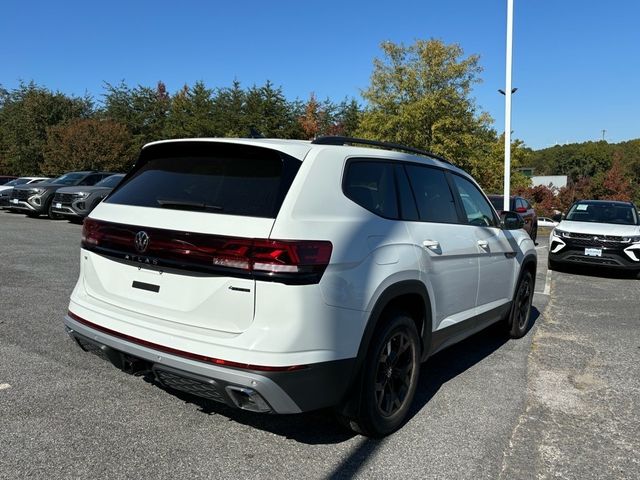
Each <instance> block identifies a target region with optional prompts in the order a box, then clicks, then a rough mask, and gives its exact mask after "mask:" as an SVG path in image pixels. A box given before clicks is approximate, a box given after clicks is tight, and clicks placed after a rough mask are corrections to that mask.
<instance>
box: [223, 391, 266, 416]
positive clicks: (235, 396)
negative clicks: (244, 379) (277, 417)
mask: <svg viewBox="0 0 640 480" xmlns="http://www.w3.org/2000/svg"><path fill="white" fill-rule="evenodd" d="M227 392H228V393H229V396H230V397H231V399H232V400H233V402H234V403H235V404H236V406H237V407H238V408H241V409H243V410H249V411H251V412H259V413H266V412H271V411H272V409H271V407H270V406H269V404H268V403H267V402H266V400H265V399H264V398H262V395H260V394H259V393H258V392H256V391H255V390H254V389H252V388H246V387H235V386H229V387H227Z"/></svg>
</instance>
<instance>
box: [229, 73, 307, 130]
mask: <svg viewBox="0 0 640 480" xmlns="http://www.w3.org/2000/svg"><path fill="white" fill-rule="evenodd" d="M241 124H243V125H244V127H245V129H246V130H245V132H243V136H246V135H247V134H248V132H249V130H250V129H251V128H254V129H256V130H257V131H259V132H260V133H261V134H262V135H263V136H265V137H269V138H292V137H293V136H294V135H296V134H298V133H299V128H298V126H297V122H296V118H295V117H294V116H293V115H292V109H291V107H290V105H289V102H287V99H286V98H285V96H284V94H283V93H282V88H275V87H274V86H273V84H272V83H271V82H270V81H268V80H267V82H266V83H265V84H264V85H263V86H262V87H256V86H255V85H254V86H253V87H251V88H250V89H249V90H248V91H247V92H246V94H245V101H244V105H243V121H242V122H241Z"/></svg>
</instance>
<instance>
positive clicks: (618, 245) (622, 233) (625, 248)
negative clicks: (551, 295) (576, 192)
mask: <svg viewBox="0 0 640 480" xmlns="http://www.w3.org/2000/svg"><path fill="white" fill-rule="evenodd" d="M549 245H550V246H549V269H551V270H556V269H558V268H559V267H561V266H562V265H582V266H587V267H590V268H596V269H597V268H602V267H603V268H613V269H619V270H627V271H631V272H635V273H636V275H638V276H640V216H639V215H638V210H637V209H636V207H635V205H634V204H633V203H631V202H621V201H615V200H579V201H577V202H575V203H574V204H573V205H571V207H570V208H569V211H568V212H567V215H566V216H565V217H564V218H563V220H562V221H561V222H560V224H558V226H557V227H556V228H555V229H554V230H553V231H552V232H551V235H550V238H549Z"/></svg>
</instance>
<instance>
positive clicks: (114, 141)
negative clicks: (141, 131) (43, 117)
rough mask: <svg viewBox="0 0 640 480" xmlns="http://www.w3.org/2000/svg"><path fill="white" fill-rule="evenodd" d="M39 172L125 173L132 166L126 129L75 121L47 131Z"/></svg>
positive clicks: (102, 122)
mask: <svg viewBox="0 0 640 480" xmlns="http://www.w3.org/2000/svg"><path fill="white" fill-rule="evenodd" d="M47 134H48V135H47V142H46V145H45V147H44V158H45V160H44V162H43V163H42V165H41V167H42V168H41V170H42V173H44V174H46V175H51V176H56V175H59V174H61V173H63V172H67V171H70V170H107V171H120V172H122V171H127V170H129V168H130V167H131V165H132V163H133V161H134V157H133V156H132V151H131V143H132V142H133V138H132V136H131V133H130V132H129V131H128V129H127V128H126V127H125V126H124V125H122V124H120V123H118V122H115V121H114V120H108V119H104V120H100V119H75V120H71V121H70V122H68V123H67V124H64V125H55V126H52V127H50V128H49V129H48V132H47Z"/></svg>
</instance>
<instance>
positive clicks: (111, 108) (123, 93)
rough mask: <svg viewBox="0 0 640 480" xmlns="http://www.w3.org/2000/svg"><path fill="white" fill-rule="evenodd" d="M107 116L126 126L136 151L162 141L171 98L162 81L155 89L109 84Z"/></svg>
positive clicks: (105, 111) (105, 107) (105, 97)
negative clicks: (143, 146)
mask: <svg viewBox="0 0 640 480" xmlns="http://www.w3.org/2000/svg"><path fill="white" fill-rule="evenodd" d="M105 88H106V89H107V93H106V94H105V95H104V109H103V111H102V113H103V115H104V116H106V117H107V118H110V119H112V120H115V121H116V122H118V123H121V124H123V125H125V126H126V127H127V128H128V129H129V132H131V134H132V135H133V138H134V146H133V149H134V150H135V151H137V150H139V149H140V147H142V145H144V144H145V143H148V142H151V141H154V140H162V138H163V134H164V126H165V122H166V119H167V115H168V112H169V108H170V105H171V97H170V96H169V94H168V93H167V88H166V86H165V85H164V83H162V82H158V83H157V85H156V87H155V88H151V87H144V86H141V85H138V86H137V87H135V88H133V89H132V88H130V87H128V86H127V85H126V84H125V83H124V82H121V83H120V84H119V85H111V84H109V83H107V84H105Z"/></svg>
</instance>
